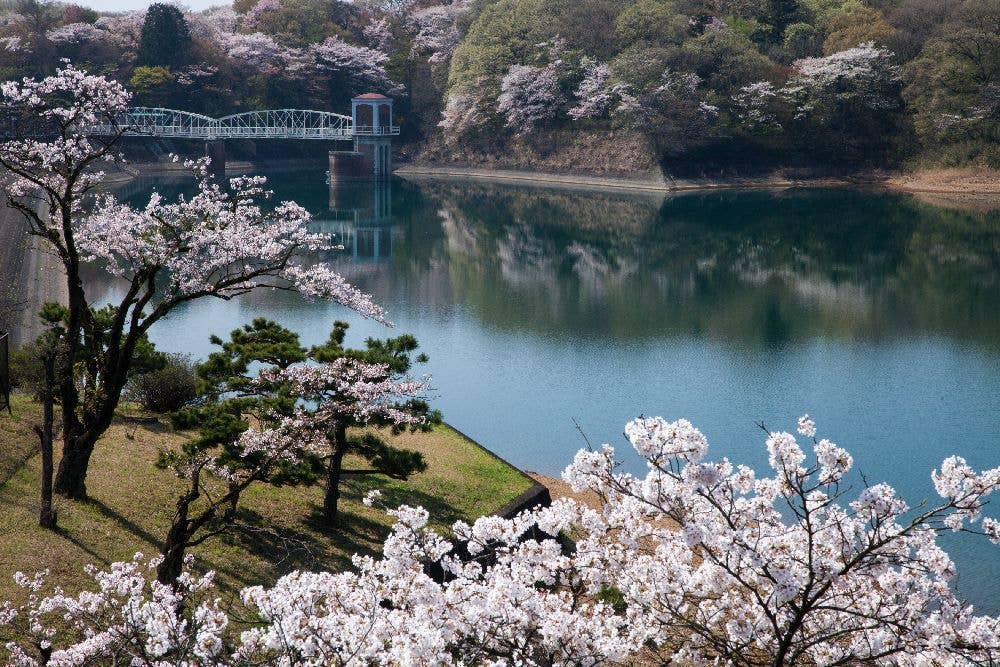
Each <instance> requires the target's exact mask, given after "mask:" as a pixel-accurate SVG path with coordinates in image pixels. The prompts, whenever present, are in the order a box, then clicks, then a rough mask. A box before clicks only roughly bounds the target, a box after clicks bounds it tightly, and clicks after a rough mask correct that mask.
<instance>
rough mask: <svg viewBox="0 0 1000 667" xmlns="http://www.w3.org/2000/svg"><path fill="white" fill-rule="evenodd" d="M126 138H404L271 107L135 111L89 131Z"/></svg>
mask: <svg viewBox="0 0 1000 667" xmlns="http://www.w3.org/2000/svg"><path fill="white" fill-rule="evenodd" d="M120 130H124V131H125V134H126V135H133V136H152V137H165V138H175V139H203V140H206V141H214V140H218V139H317V140H327V141H330V140H334V141H336V140H344V141H349V140H352V139H355V138H357V137H359V136H390V135H397V134H399V127H397V126H382V127H371V126H365V127H359V128H355V127H354V123H353V121H352V119H351V117H350V116H344V115H341V114H336V113H332V112H329V111H309V110H303V109H269V110H266V111H247V112H245V113H238V114H232V115H229V116H223V117H222V118H212V117H210V116H204V115H202V114H197V113H191V112H189V111H177V110H175V109H160V108H154V107H133V108H131V109H129V110H128V111H127V112H125V113H123V114H121V115H119V116H118V117H117V118H116V119H115V122H114V123H106V124H99V125H93V126H90V127H87V128H84V131H85V132H86V133H87V134H90V135H93V136H110V135H114V134H117V133H118V132H119V131H120Z"/></svg>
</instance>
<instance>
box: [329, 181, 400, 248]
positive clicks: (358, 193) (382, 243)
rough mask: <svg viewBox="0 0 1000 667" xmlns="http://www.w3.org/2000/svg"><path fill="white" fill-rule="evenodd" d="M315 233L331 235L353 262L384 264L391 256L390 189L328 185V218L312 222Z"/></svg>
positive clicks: (381, 185) (385, 185)
mask: <svg viewBox="0 0 1000 667" xmlns="http://www.w3.org/2000/svg"><path fill="white" fill-rule="evenodd" d="M313 224H314V225H315V226H317V227H318V229H317V230H316V231H320V232H326V233H329V234H331V236H332V237H333V238H332V240H333V241H334V242H335V243H337V244H339V245H342V246H344V250H345V251H346V252H348V253H350V255H351V258H352V259H353V260H354V261H371V260H374V261H383V260H386V259H389V258H390V257H392V237H393V231H394V228H393V225H392V186H391V185H390V183H389V182H387V181H385V182H378V183H375V184H366V185H362V184H345V183H336V182H332V183H331V184H330V216H329V219H325V220H314V221H313Z"/></svg>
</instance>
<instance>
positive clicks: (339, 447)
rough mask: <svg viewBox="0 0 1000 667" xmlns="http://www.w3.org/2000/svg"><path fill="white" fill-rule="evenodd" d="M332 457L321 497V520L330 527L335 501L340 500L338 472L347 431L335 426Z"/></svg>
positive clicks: (335, 505)
mask: <svg viewBox="0 0 1000 667" xmlns="http://www.w3.org/2000/svg"><path fill="white" fill-rule="evenodd" d="M333 440H334V441H333V455H332V456H331V457H330V463H329V464H328V465H327V469H326V494H325V495H324V496H323V518H324V519H326V522H327V523H328V524H330V525H333V524H334V522H336V520H337V501H339V500H340V471H341V469H342V468H343V464H344V454H345V453H346V451H347V429H346V428H345V427H343V426H337V428H336V430H335V431H334V436H333Z"/></svg>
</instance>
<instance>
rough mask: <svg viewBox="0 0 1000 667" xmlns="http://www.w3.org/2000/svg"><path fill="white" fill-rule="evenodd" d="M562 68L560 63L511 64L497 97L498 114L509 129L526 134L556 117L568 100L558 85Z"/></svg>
mask: <svg viewBox="0 0 1000 667" xmlns="http://www.w3.org/2000/svg"><path fill="white" fill-rule="evenodd" d="M561 66H562V62H561V61H559V60H556V61H554V62H552V63H550V64H548V65H546V66H545V67H536V66H534V65H511V67H510V69H509V70H507V74H505V75H504V77H503V79H502V80H501V81H500V97H498V98H497V111H498V112H500V114H501V115H503V117H504V119H505V120H506V125H507V127H509V128H511V129H513V130H514V131H515V132H516V133H517V134H522V135H523V134H528V133H530V132H531V131H532V130H533V129H535V127H536V126H538V124H539V123H542V122H544V121H547V120H551V119H552V118H555V116H556V114H557V113H558V112H559V109H560V108H561V107H562V105H563V104H564V103H565V101H566V98H565V96H564V95H563V93H562V89H561V88H560V86H559V73H560V69H561Z"/></svg>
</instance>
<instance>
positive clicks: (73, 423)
mask: <svg viewBox="0 0 1000 667" xmlns="http://www.w3.org/2000/svg"><path fill="white" fill-rule="evenodd" d="M67 216H68V213H66V212H64V218H65V217H67ZM66 225H67V223H65V222H64V226H66ZM66 283H67V288H68V291H69V318H68V321H67V323H66V334H65V336H64V341H65V350H64V351H63V353H62V355H61V357H60V368H59V400H60V403H61V404H62V418H63V455H62V459H60V460H59V469H58V471H57V472H56V483H55V492H56V493H58V494H59V495H61V496H65V497H67V498H70V499H73V500H85V499H86V498H87V487H86V485H85V484H84V481H85V480H86V477H87V466H88V465H89V464H90V454H91V452H92V451H93V443H89V445H88V443H86V441H85V440H83V438H82V437H81V436H82V434H83V432H84V429H83V425H82V424H81V423H80V420H79V418H78V416H77V406H78V405H79V404H80V394H79V391H78V389H77V386H76V377H75V375H74V371H75V368H74V366H75V364H76V356H77V351H78V350H79V348H80V335H81V332H82V331H83V326H84V321H85V319H86V315H87V312H88V311H87V298H86V295H85V294H84V291H83V282H82V281H81V280H80V266H79V261H78V260H77V259H76V256H75V254H74V255H72V256H71V258H70V259H69V260H67V261H66Z"/></svg>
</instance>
